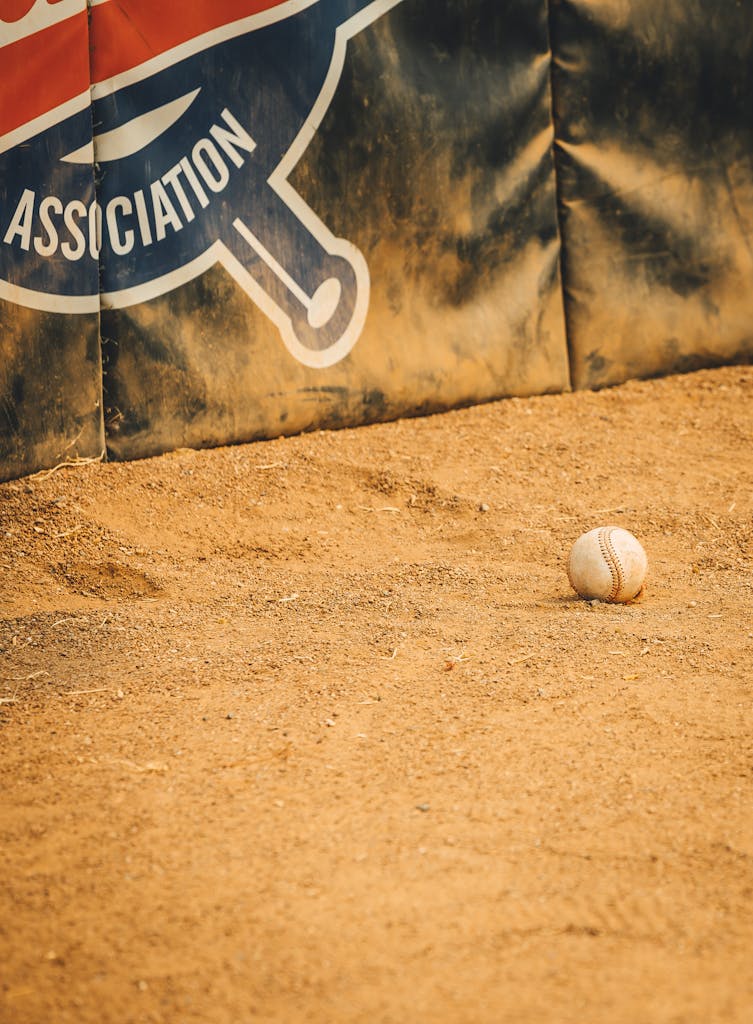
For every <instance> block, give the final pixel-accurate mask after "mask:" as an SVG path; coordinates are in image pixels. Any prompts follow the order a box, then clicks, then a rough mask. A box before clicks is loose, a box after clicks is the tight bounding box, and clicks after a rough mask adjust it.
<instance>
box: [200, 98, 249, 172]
mask: <svg viewBox="0 0 753 1024" xmlns="http://www.w3.org/2000/svg"><path fill="white" fill-rule="evenodd" d="M220 116H221V117H222V119H223V121H224V122H225V123H226V124H228V125H230V127H231V128H232V131H230V132H229V131H228V130H227V129H226V128H222V127H221V126H220V125H218V124H213V125H212V127H211V128H210V129H209V134H210V135H211V136H212V138H213V139H214V141H215V142H217V143H218V144H219V146H220V147H221V148H222V149H224V151H225V153H226V155H227V156H229V157H230V159H231V160H232V161H233V163H234V164H235V166H236V167H242V166H243V157H242V156H241V155H240V153H239V152H238V150H239V149H243V150H245V151H246V152H247V153H253V151H254V150H255V149H256V143H255V142H254V140H253V139H252V138H251V136H250V135H249V134H248V132H247V131H246V129H245V128H244V127H243V126H242V125H241V124H239V123H238V121H237V120H236V119H235V118H234V117H233V115H232V114H231V113H230V111H229V110H228V109H227V107H225V109H224V110H223V111H222V114H221V115H220Z"/></svg>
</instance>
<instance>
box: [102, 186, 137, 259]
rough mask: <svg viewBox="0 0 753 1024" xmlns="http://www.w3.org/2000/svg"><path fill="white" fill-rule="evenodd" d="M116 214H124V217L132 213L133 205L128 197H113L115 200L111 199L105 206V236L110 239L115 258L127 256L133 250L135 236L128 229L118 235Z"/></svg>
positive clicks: (118, 228)
mask: <svg viewBox="0 0 753 1024" xmlns="http://www.w3.org/2000/svg"><path fill="white" fill-rule="evenodd" d="M118 212H121V213H123V214H125V216H126V217H128V216H130V215H131V214H132V213H133V203H132V202H131V200H130V199H129V198H128V196H115V198H114V199H111V200H110V202H109V203H108V204H107V211H106V213H105V220H106V222H107V234H108V236H109V239H110V245H111V247H112V251H113V252H114V253H115V255H116V256H127V255H128V253H129V252H130V251H131V250H132V249H133V246H134V243H135V241H136V236H135V234H134V233H133V231H131V229H130V228H128V229H127V230H126V231H125V232H124V233H123V234H122V235H121V234H120V227H119V225H118Z"/></svg>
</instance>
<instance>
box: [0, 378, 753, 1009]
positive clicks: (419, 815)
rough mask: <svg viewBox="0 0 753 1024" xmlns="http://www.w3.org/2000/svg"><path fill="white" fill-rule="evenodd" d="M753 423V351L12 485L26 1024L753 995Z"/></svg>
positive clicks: (6, 801)
mask: <svg viewBox="0 0 753 1024" xmlns="http://www.w3.org/2000/svg"><path fill="white" fill-rule="evenodd" d="M751 438H753V368H747V367H745V368H731V369H724V370H719V371H713V372H711V371H704V372H701V373H698V374H695V375H692V376H689V377H684V378H672V379H667V380H661V381H652V382H644V383H631V384H629V385H626V386H624V387H620V388H617V389H615V390H612V391H608V392H601V393H598V394H591V393H580V394H575V395H562V396H553V397H542V398H534V399H526V400H517V399H516V400H511V401H506V402H501V403H497V404H493V405H489V406H485V407H481V408H475V409H469V410H465V411H460V412H455V413H450V414H448V415H444V416H437V417H432V418H428V419H424V420H415V421H403V422H398V423H392V424H386V425H380V426H376V427H369V428H363V429H360V430H349V431H343V432H340V433H318V434H312V435H308V436H303V437H296V438H293V439H287V440H279V441H273V442H267V443H261V444H255V445H249V446H243V447H237V448H232V449H222V450H218V451H211V452H192V451H181V452H178V453H175V454H173V455H169V456H165V457H161V458H157V459H152V460H148V461H144V462H140V463H133V464H121V465H115V464H111V465H89V466H85V467H79V468H76V469H66V470H60V471H58V472H56V473H53V474H46V475H45V474H42V475H37V476H36V477H35V478H30V479H27V480H20V481H15V482H13V483H9V484H4V485H2V486H0V515H1V520H0V572H1V573H2V577H1V578H2V589H1V590H0V653H1V661H0V1020H1V1021H2V1022H3V1024H5V1022H8V1024H30V1022H32V1024H64V1022H71V1024H89V1022H91V1024H130V1022H155V1024H156V1022H166V1024H168V1022H169V1024H194V1022H196V1024H198V1022H201V1024H246V1022H273V1021H274V1022H280V1024H298V1022H316V1024H340V1022H364V1024H388V1022H389V1024H406V1022H411V1024H412V1022H442V1024H445V1022H446V1024H500V1022H510V1024H527V1022H531V1024H533V1022H548V1024H570V1022H572V1024H576V1022H577V1024H604V1022H609V1024H637V1022H640V1024H653V1022H662V1024H670V1022H671V1024H691V1022H692V1024H713V1022H717V1021H719V1022H721V1021H724V1022H733V1021H734V1022H739V1024H743V1022H749V1021H750V1020H751V1019H753V1018H752V1017H751V1013H753V1009H752V1008H753V955H752V950H753V719H752V717H751V712H752V710H753V709H752V698H753V617H752V616H751V612H752V611H753V573H752V572H751V567H752V564H753V525H752V524H753V519H752V513H753V498H752V488H751V485H752V484H753V452H752V451H751ZM602 523H616V524H620V525H623V526H626V527H627V528H628V529H630V530H632V531H633V532H634V533H635V534H636V535H637V536H638V537H639V538H640V539H641V540H642V541H643V543H644V545H645V547H646V549H647V551H648V554H649V559H650V577H649V583H648V587H647V590H646V593H645V596H644V597H643V598H642V599H641V600H640V601H639V602H638V603H634V604H632V605H626V606H611V605H604V604H596V605H592V604H590V603H587V602H584V601H580V600H578V599H576V598H575V596H574V595H573V594H572V593H571V592H570V590H569V587H568V583H567V578H566V575H565V561H566V557H567V553H568V550H569V547H570V545H571V544H572V542H573V541H574V540H575V538H576V537H577V536H578V535H579V534H580V533H581V532H582V531H584V530H586V529H589V528H591V527H593V526H596V525H600V524H602Z"/></svg>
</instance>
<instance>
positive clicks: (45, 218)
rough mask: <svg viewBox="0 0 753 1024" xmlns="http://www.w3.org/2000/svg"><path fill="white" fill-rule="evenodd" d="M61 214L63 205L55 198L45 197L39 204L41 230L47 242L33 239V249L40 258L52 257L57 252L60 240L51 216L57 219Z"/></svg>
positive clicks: (38, 238) (42, 239) (41, 239)
mask: <svg viewBox="0 0 753 1024" xmlns="http://www.w3.org/2000/svg"><path fill="white" fill-rule="evenodd" d="M62 212H63V204H62V202H61V200H60V199H58V197H57V196H47V198H46V199H43V200H42V202H41V203H40V204H39V219H40V221H41V222H42V230H43V231H45V232H46V234H47V241H45V240H44V238H40V237H37V238H35V239H34V248H35V249H36V250H37V252H38V253H39V255H40V256H54V254H55V253H56V252H57V249H58V245H59V244H60V238H59V236H58V229H57V228H56V227H55V225H54V224H53V222H52V217H51V214H52V213H55V214H57V216H58V217H59V216H60V215H61V214H62Z"/></svg>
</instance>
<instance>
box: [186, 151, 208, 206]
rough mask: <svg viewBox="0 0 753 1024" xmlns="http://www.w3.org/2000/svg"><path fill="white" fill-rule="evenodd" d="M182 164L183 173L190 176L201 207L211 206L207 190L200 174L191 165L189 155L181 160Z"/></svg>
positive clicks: (189, 182) (190, 181)
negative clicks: (200, 178) (200, 179)
mask: <svg viewBox="0 0 753 1024" xmlns="http://www.w3.org/2000/svg"><path fill="white" fill-rule="evenodd" d="M180 166H181V167H182V168H183V173H184V174H185V176H186V178H188V184H189V185H190V186H191V188H192V189H193V191H194V195H195V196H196V198H197V199H198V200H199V204H200V205H201V208H202V209H203V210H205V209H206V208H207V206H209V198H208V196H207V194H206V192H205V191H204V188H203V186H202V184H201V182H200V181H199V178H198V175H197V174H196V171H195V170H194V169H193V167H192V166H191V164H190V162H189V159H188V157H187V156H184V157H183V159H182V160H181V162H180Z"/></svg>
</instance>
